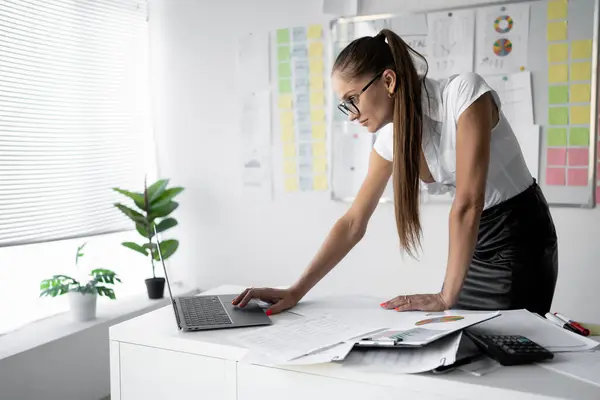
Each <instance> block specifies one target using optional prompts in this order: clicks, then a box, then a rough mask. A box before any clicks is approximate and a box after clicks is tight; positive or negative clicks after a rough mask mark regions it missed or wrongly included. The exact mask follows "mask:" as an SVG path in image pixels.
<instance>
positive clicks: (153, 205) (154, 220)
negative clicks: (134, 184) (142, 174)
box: [113, 179, 183, 299]
mask: <svg viewBox="0 0 600 400" xmlns="http://www.w3.org/2000/svg"><path fill="white" fill-rule="evenodd" d="M168 184H169V180H168V179H159V180H157V181H156V182H154V183H153V184H152V185H150V186H147V184H146V180H144V191H143V192H141V193H140V192H132V191H129V190H124V189H120V188H113V190H115V191H116V192H118V193H120V194H122V195H124V196H126V197H128V198H129V199H130V200H133V204H132V205H131V207H129V206H127V205H124V204H122V203H115V207H117V208H118V209H119V210H121V211H122V212H123V214H125V215H126V216H127V217H129V219H131V220H132V222H133V223H134V224H135V229H136V230H137V232H138V233H139V234H140V235H141V236H142V237H143V239H144V242H143V243H141V244H138V243H134V242H124V243H122V245H123V246H125V247H128V248H130V249H132V250H134V251H136V252H138V253H140V254H143V255H144V256H145V257H149V258H150V263H151V265H152V278H148V279H146V281H145V282H146V289H147V291H148V297H149V298H150V299H160V298H162V297H163V296H164V289H165V278H162V277H156V266H155V264H154V262H155V261H160V255H159V253H158V249H157V245H156V243H154V242H153V241H152V239H153V238H154V234H155V233H154V228H155V227H156V232H157V233H162V232H165V231H166V230H167V229H170V228H172V227H174V226H176V225H177V220H176V219H175V218H173V217H169V215H170V214H171V213H172V212H173V211H175V209H176V208H177V207H178V206H179V203H177V202H175V201H173V199H174V198H175V196H177V195H178V194H179V193H181V192H182V191H183V188H181V187H173V188H167V186H168ZM178 247H179V241H178V240H176V239H167V240H161V242H160V251H161V254H162V257H163V260H166V259H168V258H169V257H171V256H172V255H173V254H174V253H175V251H176V250H177V248H178Z"/></svg>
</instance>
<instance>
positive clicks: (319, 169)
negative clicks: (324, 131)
mask: <svg viewBox="0 0 600 400" xmlns="http://www.w3.org/2000/svg"><path fill="white" fill-rule="evenodd" d="M326 171H327V159H326V158H322V157H321V158H315V159H313V172H314V173H315V174H324V173H325V172H326Z"/></svg>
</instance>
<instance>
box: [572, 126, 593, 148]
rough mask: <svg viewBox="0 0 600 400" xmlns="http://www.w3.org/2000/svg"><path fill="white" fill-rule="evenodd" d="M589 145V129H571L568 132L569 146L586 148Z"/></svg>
mask: <svg viewBox="0 0 600 400" xmlns="http://www.w3.org/2000/svg"><path fill="white" fill-rule="evenodd" d="M589 143H590V129H589V128H571V130H570V131H569V145H571V146H588V145H589Z"/></svg>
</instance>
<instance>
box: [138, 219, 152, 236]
mask: <svg viewBox="0 0 600 400" xmlns="http://www.w3.org/2000/svg"><path fill="white" fill-rule="evenodd" d="M153 226H154V222H153V223H151V224H150V233H148V230H147V229H146V224H139V223H138V224H135V229H136V230H137V231H138V233H139V234H140V235H142V236H143V237H145V238H146V239H150V238H151V237H152V236H154V232H153V231H152V227H153Z"/></svg>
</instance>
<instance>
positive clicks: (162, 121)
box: [150, 0, 600, 321]
mask: <svg viewBox="0 0 600 400" xmlns="http://www.w3.org/2000/svg"><path fill="white" fill-rule="evenodd" d="M150 3H151V4H150V5H151V8H150V32H151V34H150V35H151V48H152V65H153V67H154V70H153V72H152V80H153V83H154V84H155V96H156V100H155V104H154V106H155V109H154V112H155V116H156V117H155V118H156V120H155V124H156V132H157V140H158V144H159V146H160V150H159V158H160V164H161V173H162V174H163V176H168V177H171V178H172V179H173V182H176V184H178V185H183V186H185V187H186V188H187V190H186V192H184V194H183V195H182V197H181V207H180V210H179V211H178V212H179V214H178V215H179V221H180V227H179V228H180V229H179V236H180V237H181V241H182V246H181V248H180V251H179V254H178V255H177V256H176V257H177V258H176V259H175V258H174V259H173V264H177V263H179V264H182V265H181V268H182V269H185V270H186V271H188V273H189V276H188V279H191V280H195V283H196V284H197V285H199V286H200V287H201V288H208V287H212V286H215V285H219V284H222V283H236V284H243V285H252V286H259V285H269V286H272V285H286V284H290V283H292V282H293V281H294V280H295V279H296V278H297V276H298V275H299V274H300V273H301V272H302V270H303V269H304V268H305V266H306V265H307V264H308V262H309V260H310V258H311V257H312V256H313V254H314V253H315V251H316V250H317V248H318V247H319V245H320V244H321V242H322V240H323V238H324V237H325V235H326V234H327V233H328V231H329V229H330V227H331V225H332V224H333V223H334V221H335V220H336V218H338V217H339V216H340V215H342V213H343V212H344V211H345V210H346V208H347V205H345V204H339V203H334V202H331V201H329V200H328V199H327V198H326V197H321V196H313V197H309V198H300V199H288V200H281V199H277V200H276V201H274V202H272V203H271V202H266V203H258V202H250V201H248V200H247V199H244V198H243V197H242V196H241V191H240V185H239V182H240V180H241V168H240V148H239V140H238V134H239V133H238V132H239V130H238V125H237V124H238V117H239V112H238V108H237V89H236V88H237V85H238V83H237V81H236V80H237V78H236V65H235V52H236V47H235V44H236V38H237V37H238V35H240V34H242V33H245V32H248V31H261V30H272V29H275V28H279V27H289V26H294V25H296V24H298V25H300V24H309V23H314V22H320V21H326V20H328V16H323V15H322V14H321V4H322V2H321V1H316V0H311V1H292V0H287V1H282V0H268V1H267V0H263V1H253V2H248V1H231V0H222V1H218V2H215V1H208V0H207V1H202V0H151V1H150ZM386 3H387V2H384V1H367V2H365V3H364V5H363V7H362V9H363V10H366V11H368V12H383V11H385V10H386V7H385V6H384V4H386ZM398 3H399V2H397V3H396V4H398ZM423 3H427V6H428V7H431V8H435V7H441V6H447V5H449V4H450V2H447V1H442V0H438V1H428V2H423V1H412V0H411V1H407V2H403V3H402V4H403V5H402V6H401V7H400V6H398V5H396V6H394V8H395V10H401V11H410V10H417V9H418V7H423ZM465 3H482V2H481V1H479V2H475V1H468V0H464V2H463V3H462V4H465ZM451 4H452V5H458V4H460V3H459V2H458V1H453V2H451ZM448 209H449V208H448V206H447V205H428V206H426V207H425V208H424V210H423V217H422V219H423V222H422V223H423V228H424V248H423V255H422V257H421V262H420V263H419V262H415V261H413V260H410V259H407V260H402V259H401V257H400V255H399V252H398V250H397V240H396V233H395V227H394V215H393V208H392V206H391V205H382V206H380V207H379V209H378V210H377V211H376V213H375V215H374V217H373V220H372V222H371V224H370V226H369V230H368V234H367V237H366V238H365V239H364V240H363V241H362V242H361V243H360V244H359V245H358V247H357V248H356V249H355V250H354V251H353V252H351V253H350V255H349V256H348V257H347V258H346V259H345V260H344V261H343V262H342V264H341V265H340V267H338V268H337V269H336V270H334V271H333V273H332V274H330V275H329V276H328V277H326V278H325V279H324V281H322V282H321V284H319V285H318V286H317V287H316V288H315V291H314V292H313V293H324V292H338V293H339V292H344V293H348V292H367V293H373V294H377V295H379V296H380V297H381V299H382V300H384V299H387V298H388V297H390V296H395V295H398V294H403V293H406V292H414V291H436V290H439V287H440V284H441V281H442V279H443V274H444V269H445V266H446V255H447V246H448V245H447V243H448V232H447V220H448V215H447V214H448ZM552 212H553V215H554V218H555V222H556V225H557V227H558V232H559V240H560V276H559V283H558V287H557V292H556V297H555V304H554V308H555V309H556V310H559V311H561V312H563V313H565V314H567V315H569V316H571V317H572V318H578V319H582V320H595V321H600V309H599V308H598V307H597V304H598V301H597V296H596V294H595V290H597V288H598V283H600V268H599V267H598V260H599V259H600V257H599V256H600V250H598V249H599V247H598V246H597V244H596V243H597V238H598V237H599V234H600V224H599V222H600V210H591V211H590V210H579V209H553V210H552ZM367 272H368V273H369V277H366V275H365V274H366V273H367Z"/></svg>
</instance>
